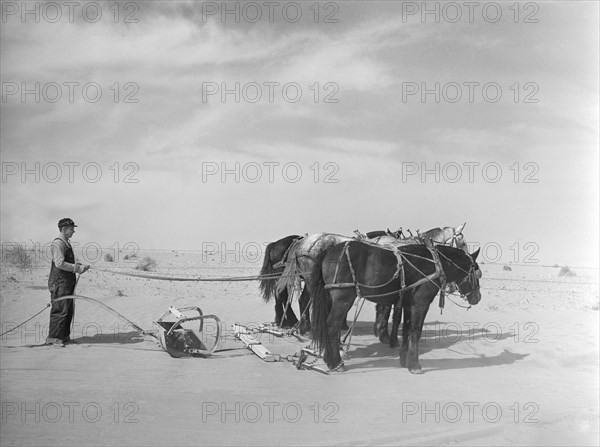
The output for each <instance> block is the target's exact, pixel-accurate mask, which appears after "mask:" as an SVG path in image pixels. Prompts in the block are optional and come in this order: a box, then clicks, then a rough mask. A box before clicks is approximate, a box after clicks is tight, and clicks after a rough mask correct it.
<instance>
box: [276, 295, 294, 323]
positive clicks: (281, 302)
mask: <svg viewBox="0 0 600 447" xmlns="http://www.w3.org/2000/svg"><path fill="white" fill-rule="evenodd" d="M275 298H276V302H275V324H276V325H278V326H279V325H281V327H282V328H290V327H292V326H294V325H295V324H296V323H297V322H298V318H296V314H295V313H294V310H293V309H292V305H291V304H292V303H290V302H289V301H290V299H289V296H288V291H287V287H284V288H283V289H282V290H281V293H280V294H279V295H277V296H276V297H275ZM288 303H289V304H288ZM286 307H287V309H286ZM282 318H283V320H282Z"/></svg>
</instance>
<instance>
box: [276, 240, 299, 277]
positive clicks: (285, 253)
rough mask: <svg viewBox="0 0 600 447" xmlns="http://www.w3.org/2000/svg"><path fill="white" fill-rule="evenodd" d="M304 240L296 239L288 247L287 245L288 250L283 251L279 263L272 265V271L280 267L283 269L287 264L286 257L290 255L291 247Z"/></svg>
mask: <svg viewBox="0 0 600 447" xmlns="http://www.w3.org/2000/svg"><path fill="white" fill-rule="evenodd" d="M302 239H304V238H303V237H297V238H295V239H294V240H293V241H292V243H291V244H290V245H288V248H286V249H285V252H284V253H283V256H282V257H281V261H279V262H277V263H275V265H273V268H274V269H278V268H280V267H283V266H284V265H285V263H286V262H287V258H288V255H289V254H290V250H291V249H292V246H293V245H295V244H296V242H298V241H300V240H302Z"/></svg>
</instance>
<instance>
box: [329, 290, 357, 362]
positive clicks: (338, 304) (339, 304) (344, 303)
mask: <svg viewBox="0 0 600 447" xmlns="http://www.w3.org/2000/svg"><path fill="white" fill-rule="evenodd" d="M345 293H346V295H344V291H340V290H331V291H330V294H331V310H330V312H329V316H328V317H327V343H326V344H325V352H324V353H323V360H324V361H325V363H327V366H328V367H329V369H335V368H338V367H340V366H341V365H342V364H343V362H342V357H341V356H340V350H339V346H340V345H339V343H340V332H341V328H342V322H343V320H344V319H345V318H346V314H347V313H348V311H349V310H350V308H351V307H352V303H353V301H354V299H353V298H354V297H352V296H350V295H348V292H347V291H346V292H345Z"/></svg>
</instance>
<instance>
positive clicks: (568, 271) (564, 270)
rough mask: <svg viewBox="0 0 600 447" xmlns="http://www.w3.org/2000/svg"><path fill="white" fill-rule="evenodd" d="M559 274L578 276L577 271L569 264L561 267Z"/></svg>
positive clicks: (570, 276)
mask: <svg viewBox="0 0 600 447" xmlns="http://www.w3.org/2000/svg"><path fill="white" fill-rule="evenodd" d="M558 276H566V277H567V278H572V277H573V276H577V275H576V274H575V272H572V271H571V269H570V268H569V267H568V266H566V265H565V266H564V267H561V268H560V270H559V271H558Z"/></svg>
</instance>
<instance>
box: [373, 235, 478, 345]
mask: <svg viewBox="0 0 600 447" xmlns="http://www.w3.org/2000/svg"><path fill="white" fill-rule="evenodd" d="M465 225H466V223H464V224H462V225H460V226H459V227H456V228H455V227H444V228H432V229H431V230H427V231H425V232H424V233H419V231H418V230H417V233H418V234H419V236H418V237H407V238H396V237H390V236H389V235H388V236H385V235H378V236H376V237H375V238H371V240H370V241H369V242H373V243H376V244H378V245H391V246H394V247H400V246H403V245H413V244H423V243H425V241H426V240H427V239H430V240H431V241H432V242H434V243H436V244H444V245H450V246H452V247H455V248H460V249H462V250H464V251H465V252H467V243H466V242H465V239H464V236H463V234H462V230H463V229H464V227H465ZM399 231H401V230H399ZM388 233H389V231H388ZM368 234H369V233H367V235H368ZM396 234H398V232H396V233H394V235H396ZM391 309H392V306H388V305H385V304H376V317H375V324H374V327H373V330H374V332H375V336H376V337H378V338H379V341H380V342H382V343H389V345H390V347H391V348H395V347H397V346H398V326H399V324H400V319H401V318H402V308H401V307H396V306H395V307H394V319H393V321H394V323H393V325H392V332H391V334H388V319H389V317H390V312H391Z"/></svg>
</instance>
